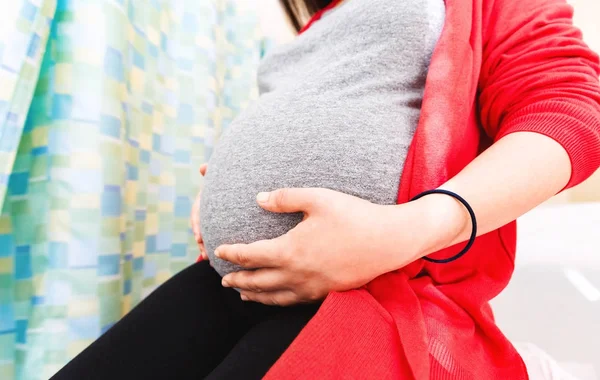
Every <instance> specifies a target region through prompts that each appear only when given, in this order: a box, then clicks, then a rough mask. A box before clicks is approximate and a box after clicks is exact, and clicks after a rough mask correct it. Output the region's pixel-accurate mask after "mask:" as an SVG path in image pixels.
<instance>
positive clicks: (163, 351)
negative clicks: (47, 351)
mask: <svg viewBox="0 0 600 380" xmlns="http://www.w3.org/2000/svg"><path fill="white" fill-rule="evenodd" d="M238 299H239V294H237V292H235V291H234V290H231V289H224V288H223V287H222V286H221V278H220V276H219V275H218V274H217V273H216V272H215V271H214V270H213V269H212V268H211V267H210V266H209V265H208V263H207V262H200V263H196V264H194V265H192V266H190V267H189V268H187V269H185V270H183V271H181V272H180V273H179V274H177V275H175V276H174V277H173V278H171V279H170V280H169V281H167V282H166V283H164V284H163V285H162V286H160V287H159V288H157V289H156V290H155V291H154V292H152V293H151V294H150V295H149V296H148V297H147V298H146V299H145V300H143V301H142V302H141V303H140V304H139V305H138V306H137V307H135V308H134V309H133V310H132V311H131V312H130V313H129V314H127V315H126V316H125V317H123V319H122V320H121V321H119V322H118V323H117V324H115V325H114V326H113V327H112V328H111V329H110V330H108V331H107V332H106V333H105V334H104V335H102V336H101V337H100V338H99V339H98V340H97V341H95V342H94V343H93V344H92V345H91V346H90V347H88V348H87V349H86V350H84V351H83V352H82V353H81V354H80V355H79V356H77V357H76V358H75V359H73V361H71V362H70V363H69V364H68V365H67V366H66V367H65V368H63V369H62V370H61V371H60V372H58V373H57V374H56V375H55V377H54V378H53V379H61V380H62V379H68V380H72V379H113V380H115V379H170V378H175V379H198V378H202V377H204V376H206V375H207V374H208V373H210V372H211V371H212V370H213V369H214V368H215V367H216V366H217V365H218V364H219V363H220V362H221V361H222V360H223V358H224V357H225V356H226V355H227V353H228V352H229V351H230V350H231V348H232V347H233V346H234V345H235V344H236V342H237V341H238V340H239V339H240V338H241V337H242V336H243V335H244V334H245V332H246V331H247V330H248V328H249V327H250V326H249V324H248V322H247V321H246V318H243V317H242V316H240V315H239V314H238V313H235V312H232V309H231V308H230V307H229V306H230V305H228V303H230V302H237V300H238Z"/></svg>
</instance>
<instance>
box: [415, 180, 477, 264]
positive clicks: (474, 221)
mask: <svg viewBox="0 0 600 380" xmlns="http://www.w3.org/2000/svg"><path fill="white" fill-rule="evenodd" d="M429 194H444V195H448V196H451V197H452V198H454V199H456V200H457V201H459V202H460V203H462V204H463V206H465V208H466V209H467V211H468V212H469V215H470V216H471V225H472V226H473V229H472V231H471V237H470V238H469V242H468V243H467V245H466V246H465V247H464V248H463V249H462V251H460V252H459V253H457V254H456V255H454V256H452V257H449V258H447V259H431V258H429V257H423V260H425V261H429V262H432V263H437V264H446V263H449V262H452V261H454V260H458V259H459V258H460V257H462V256H463V255H464V254H465V253H467V252H468V251H469V249H471V246H472V245H473V243H474V242H475V238H476V237H477V219H476V218H475V212H474V211H473V208H472V207H471V205H470V204H469V202H467V201H466V200H465V199H464V198H463V197H461V196H460V195H458V194H456V193H454V192H452V191H449V190H442V189H434V190H428V191H424V192H422V193H421V194H418V195H417V196H415V197H414V198H413V199H411V200H410V201H411V202H412V201H416V200H417V199H419V198H422V197H424V196H426V195H429Z"/></svg>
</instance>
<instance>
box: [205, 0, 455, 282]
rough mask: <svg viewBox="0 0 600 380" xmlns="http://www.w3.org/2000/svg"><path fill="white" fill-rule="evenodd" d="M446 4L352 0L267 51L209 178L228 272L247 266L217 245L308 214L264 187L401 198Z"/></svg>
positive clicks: (214, 227)
mask: <svg viewBox="0 0 600 380" xmlns="http://www.w3.org/2000/svg"><path fill="white" fill-rule="evenodd" d="M444 16H445V8H444V0H422V1H417V0H346V1H344V2H343V3H342V4H341V5H339V6H338V7H336V8H334V9H333V10H331V11H329V12H327V13H326V14H325V15H324V16H323V18H322V19H321V20H320V21H318V22H316V23H314V24H313V26H312V27H311V28H310V29H309V30H308V31H306V32H305V33H303V34H302V35H300V36H298V37H297V38H296V39H295V40H294V41H293V42H291V43H290V44H288V45H285V46H281V47H279V48H277V49H275V50H274V51H272V52H271V53H270V54H269V55H267V57H265V59H264V60H263V62H262V64H261V66H260V68H259V73H258V82H259V87H260V90H261V95H260V97H259V99H258V101H256V102H255V103H254V104H253V105H251V106H250V107H249V108H248V109H246V110H245V111H244V112H243V113H242V114H241V115H240V116H239V117H238V118H237V119H236V120H235V121H234V122H233V123H232V124H231V125H230V126H229V129H228V130H227V131H226V132H225V133H224V134H223V136H222V137H221V140H220V142H219V144H218V145H217V148H216V150H215V152H214V154H213V156H212V158H211V160H210V162H209V166H208V172H207V175H206V180H205V184H204V191H203V194H202V202H201V205H200V215H201V227H202V235H203V237H204V242H205V245H206V249H207V251H208V255H209V257H210V260H211V262H212V264H213V266H214V268H215V269H216V270H217V271H218V272H219V273H220V274H221V275H225V274H227V273H229V272H232V271H235V270H238V269H239V268H236V267H235V266H233V265H231V264H230V263H227V262H223V261H221V260H218V259H216V258H215V257H214V250H215V248H217V247H218V246H219V245H221V244H232V243H251V242H254V241H257V240H262V239H271V238H274V237H276V236H279V235H282V234H284V233H286V232H287V231H288V230H290V229H291V228H293V227H294V226H295V225H296V224H297V223H298V222H299V221H300V220H301V217H302V216H301V215H299V214H273V213H269V212H266V211H264V210H262V209H261V208H260V207H259V206H258V205H257V204H256V200H255V199H256V194H257V193H258V192H261V191H269V190H275V189H277V188H282V187H324V188H329V189H333V190H337V191H341V192H344V193H347V194H351V195H355V196H357V197H360V198H363V199H366V200H369V201H371V202H374V203H378V204H394V203H396V197H397V193H398V185H399V181H400V175H401V174H402V168H403V165H404V160H405V157H406V154H407V150H408V147H409V144H410V142H411V139H412V136H413V132H414V130H415V128H416V126H417V123H418V119H419V113H420V108H421V100H422V97H423V89H424V86H425V77H426V74H427V68H428V66H429V61H430V59H431V55H432V52H433V49H434V47H435V44H436V42H437V40H438V38H439V35H440V34H441V30H442V26H443V22H444Z"/></svg>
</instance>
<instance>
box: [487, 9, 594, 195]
mask: <svg viewBox="0 0 600 380" xmlns="http://www.w3.org/2000/svg"><path fill="white" fill-rule="evenodd" d="M572 16H573V9H572V7H571V6H569V5H568V4H567V3H566V2H565V1H564V0H528V1H519V0H496V1H495V2H494V4H493V6H492V8H491V9H490V10H489V16H488V17H487V20H488V25H487V27H486V28H484V39H483V52H482V71H481V76H480V82H479V88H478V89H479V105H480V118H481V124H482V125H483V127H484V129H485V131H486V133H487V134H488V135H489V136H490V137H491V138H493V139H494V140H498V139H499V138H502V137H503V136H505V135H507V134H509V133H513V132H518V131H529V132H537V133H541V134H544V135H547V136H549V137H551V138H553V139H554V140H556V141H557V142H558V143H560V144H561V145H562V146H563V147H564V148H565V150H566V151H567V153H568V154H569V157H570V159H571V165H572V176H571V180H570V181H569V185H568V186H567V187H570V186H574V185H576V184H578V183H580V182H582V181H583V180H584V179H586V178H587V177H588V176H590V175H591V174H592V173H593V172H594V171H595V170H596V169H597V168H598V167H599V166H600V84H599V81H598V76H599V75H600V64H599V62H598V56H597V55H596V54H594V53H593V52H592V51H591V50H590V49H589V48H588V47H587V45H586V44H585V43H584V42H583V40H582V35H581V32H580V31H579V30H578V29H577V28H576V27H575V26H574V25H573V22H572Z"/></svg>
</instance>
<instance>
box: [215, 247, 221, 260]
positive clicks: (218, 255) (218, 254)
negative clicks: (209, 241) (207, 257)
mask: <svg viewBox="0 0 600 380" xmlns="http://www.w3.org/2000/svg"><path fill="white" fill-rule="evenodd" d="M215 256H217V257H219V258H220V257H221V251H219V250H218V249H215Z"/></svg>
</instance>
